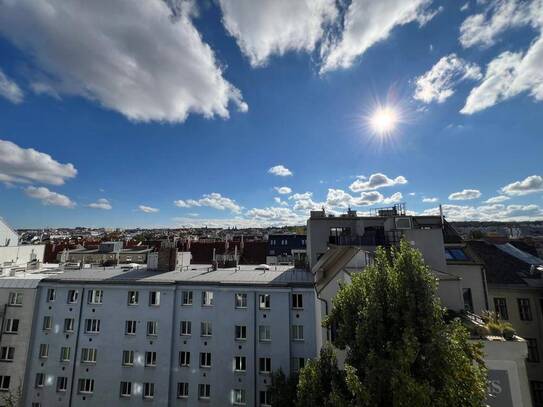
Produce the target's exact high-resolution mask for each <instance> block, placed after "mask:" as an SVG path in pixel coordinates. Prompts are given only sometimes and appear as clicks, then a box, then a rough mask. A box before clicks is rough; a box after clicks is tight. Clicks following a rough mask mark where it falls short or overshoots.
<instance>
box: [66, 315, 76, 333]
mask: <svg viewBox="0 0 543 407" xmlns="http://www.w3.org/2000/svg"><path fill="white" fill-rule="evenodd" d="M74 327H75V319H73V318H65V319H64V332H73V331H74Z"/></svg>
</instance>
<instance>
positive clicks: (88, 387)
mask: <svg viewBox="0 0 543 407" xmlns="http://www.w3.org/2000/svg"><path fill="white" fill-rule="evenodd" d="M77 391H78V392H79V393H81V394H92V393H93V392H94V379H79V381H78V385H77Z"/></svg>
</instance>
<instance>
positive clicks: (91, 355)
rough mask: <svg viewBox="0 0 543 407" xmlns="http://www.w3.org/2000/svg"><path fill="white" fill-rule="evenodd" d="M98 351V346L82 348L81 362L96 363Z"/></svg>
mask: <svg viewBox="0 0 543 407" xmlns="http://www.w3.org/2000/svg"><path fill="white" fill-rule="evenodd" d="M97 353H98V351H97V350H96V348H82V349H81V363H96V355H97Z"/></svg>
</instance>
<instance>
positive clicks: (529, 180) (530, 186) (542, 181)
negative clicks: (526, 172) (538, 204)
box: [501, 175, 543, 196]
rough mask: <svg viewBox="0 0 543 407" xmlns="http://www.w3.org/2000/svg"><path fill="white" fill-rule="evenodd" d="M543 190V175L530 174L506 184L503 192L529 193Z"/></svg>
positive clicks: (516, 194)
mask: <svg viewBox="0 0 543 407" xmlns="http://www.w3.org/2000/svg"><path fill="white" fill-rule="evenodd" d="M541 191H543V177H542V176H541V175H530V176H529V177H526V178H524V179H523V180H522V181H515V182H512V183H511V184H508V185H506V186H504V187H503V188H502V189H501V192H502V193H503V194H505V195H515V196H519V195H528V194H532V193H534V192H541Z"/></svg>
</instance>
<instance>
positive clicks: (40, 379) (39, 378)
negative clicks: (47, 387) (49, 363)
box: [34, 372, 45, 388]
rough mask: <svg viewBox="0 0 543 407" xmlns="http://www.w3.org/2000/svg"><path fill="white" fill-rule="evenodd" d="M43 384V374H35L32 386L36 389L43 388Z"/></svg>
mask: <svg viewBox="0 0 543 407" xmlns="http://www.w3.org/2000/svg"><path fill="white" fill-rule="evenodd" d="M44 384H45V373H41V372H40V373H36V380H35V381H34V386H35V387H36V388H40V387H43V385H44Z"/></svg>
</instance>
